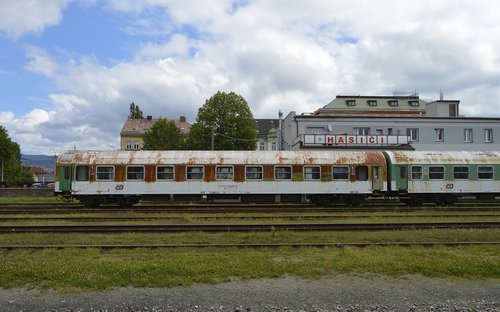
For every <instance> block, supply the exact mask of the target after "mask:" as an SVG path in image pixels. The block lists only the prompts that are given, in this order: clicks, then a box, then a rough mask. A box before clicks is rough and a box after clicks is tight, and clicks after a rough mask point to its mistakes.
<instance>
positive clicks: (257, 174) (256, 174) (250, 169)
mask: <svg viewBox="0 0 500 312" xmlns="http://www.w3.org/2000/svg"><path fill="white" fill-rule="evenodd" d="M245 177H246V179H247V180H262V166H246V167H245Z"/></svg>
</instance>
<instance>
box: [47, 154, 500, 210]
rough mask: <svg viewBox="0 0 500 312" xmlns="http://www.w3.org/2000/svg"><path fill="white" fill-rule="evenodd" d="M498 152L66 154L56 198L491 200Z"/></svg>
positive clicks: (88, 201) (499, 174)
mask: <svg viewBox="0 0 500 312" xmlns="http://www.w3.org/2000/svg"><path fill="white" fill-rule="evenodd" d="M499 180H500V153H496V152H489V153H486V152H484V153H483V152H461V153H458V152H409V151H408V152H396V151H384V152H382V151H281V152H277V151H68V152H65V153H62V154H61V155H59V156H58V158H57V165H56V193H57V194H58V195H61V196H63V197H65V198H77V199H79V200H80V202H81V203H83V204H84V205H87V206H98V205H100V204H103V203H116V204H118V205H121V206H129V205H133V204H135V203H136V202H138V201H139V200H141V199H146V200H168V201H184V202H185V201H189V202H192V201H233V202H314V203H322V204H327V203H347V204H350V205H359V204H360V203H361V202H362V201H363V200H365V199H366V198H368V197H374V196H391V197H395V196H397V197H399V198H401V199H402V200H403V201H406V202H408V203H416V204H419V203H421V202H423V201H435V202H437V203H451V202H453V201H455V200H457V199H459V198H460V197H463V196H476V197H478V198H492V197H495V196H498V195H499V194H497V193H498V192H499V189H500V182H499Z"/></svg>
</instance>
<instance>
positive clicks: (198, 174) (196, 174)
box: [186, 166, 204, 180]
mask: <svg viewBox="0 0 500 312" xmlns="http://www.w3.org/2000/svg"><path fill="white" fill-rule="evenodd" d="M203 173H204V168H203V166H189V167H187V169H186V178H187V179H188V180H203Z"/></svg>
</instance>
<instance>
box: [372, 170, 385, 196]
mask: <svg viewBox="0 0 500 312" xmlns="http://www.w3.org/2000/svg"><path fill="white" fill-rule="evenodd" d="M380 171H381V168H380V167H376V166H374V167H372V190H373V191H380V190H382V188H383V185H384V183H383V181H382V175H381V174H380Z"/></svg>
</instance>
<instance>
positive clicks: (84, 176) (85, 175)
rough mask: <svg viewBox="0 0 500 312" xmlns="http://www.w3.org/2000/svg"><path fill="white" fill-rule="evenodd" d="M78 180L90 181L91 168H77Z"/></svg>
mask: <svg viewBox="0 0 500 312" xmlns="http://www.w3.org/2000/svg"><path fill="white" fill-rule="evenodd" d="M76 180H77V181H88V180H89V166H76Z"/></svg>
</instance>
